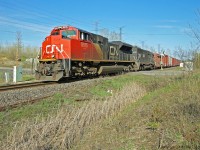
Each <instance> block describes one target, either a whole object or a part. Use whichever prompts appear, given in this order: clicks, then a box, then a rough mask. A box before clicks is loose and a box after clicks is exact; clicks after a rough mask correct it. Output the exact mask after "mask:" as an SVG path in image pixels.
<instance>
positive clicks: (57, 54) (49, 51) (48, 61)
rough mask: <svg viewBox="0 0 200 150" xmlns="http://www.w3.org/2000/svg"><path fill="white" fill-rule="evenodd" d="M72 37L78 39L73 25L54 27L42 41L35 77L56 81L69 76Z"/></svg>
mask: <svg viewBox="0 0 200 150" xmlns="http://www.w3.org/2000/svg"><path fill="white" fill-rule="evenodd" d="M72 39H78V32H77V29H76V28H73V27H55V28H54V29H53V30H52V31H51V34H50V35H49V36H47V37H46V38H45V40H44V41H43V43H42V47H41V53H40V55H39V63H38V64H37V69H36V79H38V80H48V81H49V80H53V81H58V80H59V79H61V78H62V77H69V75H70V63H71V51H70V45H71V44H70V43H71V40H72Z"/></svg>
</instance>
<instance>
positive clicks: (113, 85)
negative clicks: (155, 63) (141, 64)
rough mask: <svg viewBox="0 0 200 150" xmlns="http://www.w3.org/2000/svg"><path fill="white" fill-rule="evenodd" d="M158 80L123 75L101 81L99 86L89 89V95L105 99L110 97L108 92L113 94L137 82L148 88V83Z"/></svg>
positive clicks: (143, 76) (148, 77) (141, 76)
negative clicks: (110, 91)
mask: <svg viewBox="0 0 200 150" xmlns="http://www.w3.org/2000/svg"><path fill="white" fill-rule="evenodd" d="M159 80H160V78H155V77H153V76H147V75H123V76H119V77H116V78H111V79H109V80H103V81H102V82H101V84H98V85H97V86H95V87H92V88H90V90H89V91H90V93H92V94H93V95H95V96H97V97H103V98H104V97H106V96H111V93H109V92H108V90H112V91H113V92H115V91H118V90H121V89H122V88H123V87H124V86H126V84H129V83H132V82H137V83H139V84H141V85H143V86H148V85H149V83H151V82H154V81H157V82H159Z"/></svg>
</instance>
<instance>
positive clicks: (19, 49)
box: [15, 32, 22, 66]
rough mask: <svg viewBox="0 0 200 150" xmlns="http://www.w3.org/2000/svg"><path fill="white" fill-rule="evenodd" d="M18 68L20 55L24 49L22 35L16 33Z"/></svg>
mask: <svg viewBox="0 0 200 150" xmlns="http://www.w3.org/2000/svg"><path fill="white" fill-rule="evenodd" d="M16 46H17V47H16V58H15V59H16V66H18V61H19V53H20V51H21V48H22V35H21V32H17V33H16Z"/></svg>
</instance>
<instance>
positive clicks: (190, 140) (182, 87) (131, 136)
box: [80, 73, 200, 150]
mask: <svg viewBox="0 0 200 150" xmlns="http://www.w3.org/2000/svg"><path fill="white" fill-rule="evenodd" d="M142 78H144V79H143V80H141V79H142ZM137 79H140V80H139V81H137ZM149 79H151V81H149ZM134 80H136V82H139V83H142V85H145V86H146V87H147V89H149V88H148V87H153V88H154V90H152V89H149V90H148V91H149V92H148V94H147V95H145V96H144V97H143V98H141V99H140V100H138V101H137V102H135V103H133V104H132V105H129V106H128V107H127V108H126V109H125V110H124V111H123V112H120V113H119V114H118V115H117V116H116V117H114V118H110V119H108V120H105V121H103V122H102V123H98V125H97V126H95V127H93V128H92V129H91V133H92V135H93V136H92V138H90V137H89V136H86V137H85V138H84V139H82V142H81V143H80V147H87V146H88V145H90V144H91V143H98V145H101V148H102V149H104V148H105V149H107V148H108V147H109V149H119V150H122V149H123V150H129V149H180V150H182V149H194V150H196V149H200V138H199V137H200V101H199V99H200V95H199V93H200V86H199V85H200V74H199V73H194V74H191V75H189V76H182V77H175V78H171V79H167V78H166V79H163V78H162V79H161V78H159V79H153V78H149V77H147V78H146V76H142V77H138V76H137V77H135V79H134ZM155 84H156V86H155ZM88 135H90V133H88ZM108 135H109V136H108ZM94 137H95V138H94ZM107 141H112V142H110V143H107ZM89 143H90V144H89Z"/></svg>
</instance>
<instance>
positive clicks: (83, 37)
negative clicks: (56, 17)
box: [80, 32, 90, 41]
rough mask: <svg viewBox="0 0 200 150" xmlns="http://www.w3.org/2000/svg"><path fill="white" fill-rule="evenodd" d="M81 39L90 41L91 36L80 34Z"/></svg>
mask: <svg viewBox="0 0 200 150" xmlns="http://www.w3.org/2000/svg"><path fill="white" fill-rule="evenodd" d="M80 39H81V40H87V41H88V40H89V39H90V35H89V34H88V33H84V32H80Z"/></svg>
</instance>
